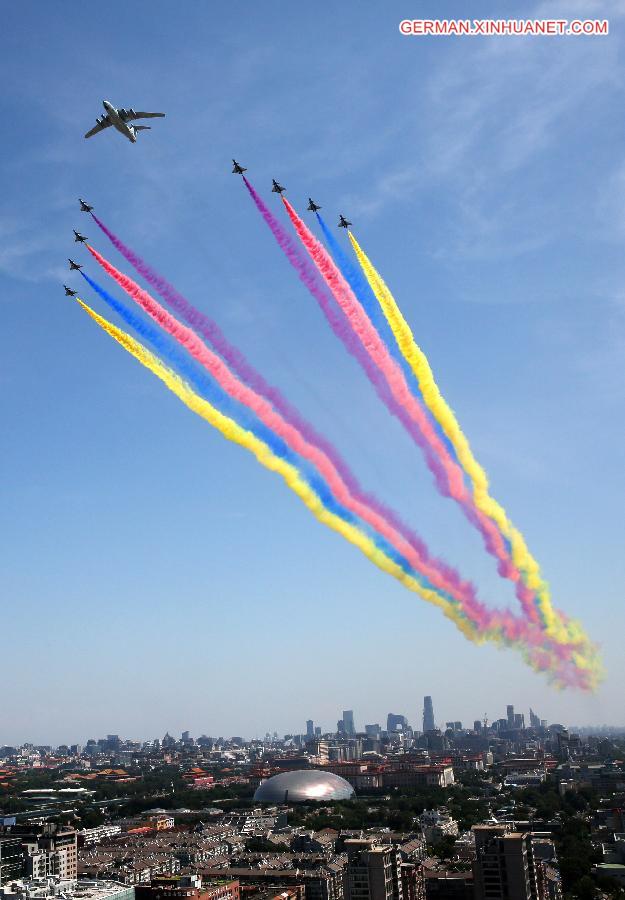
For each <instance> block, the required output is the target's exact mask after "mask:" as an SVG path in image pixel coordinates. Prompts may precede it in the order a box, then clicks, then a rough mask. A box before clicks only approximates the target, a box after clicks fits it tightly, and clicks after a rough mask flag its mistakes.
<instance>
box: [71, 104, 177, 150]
mask: <svg viewBox="0 0 625 900" xmlns="http://www.w3.org/2000/svg"><path fill="white" fill-rule="evenodd" d="M102 106H103V107H104V109H105V110H106V115H104V116H100V118H99V119H96V120H95V125H94V126H93V128H92V129H91V131H88V132H87V133H86V135H85V137H86V138H90V137H93V135H94V134H97V133H98V132H99V131H104V129H105V128H109V127H110V126H111V125H112V126H113V128H116V129H117V131H119V133H120V134H123V135H124V137H126V138H128V140H129V141H130V142H131V143H133V144H136V143H137V134H138V132H140V131H149V130H150V126H149V125H129V124H128V123H129V122H133V121H134V120H135V119H154V118H156V117H162V116H164V115H165V113H155V112H135V111H134V109H124V108H123V107H120V108H119V109H115V107H114V106H113V104H112V103H109V101H108V100H103V101H102Z"/></svg>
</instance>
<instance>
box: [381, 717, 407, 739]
mask: <svg viewBox="0 0 625 900" xmlns="http://www.w3.org/2000/svg"><path fill="white" fill-rule="evenodd" d="M407 724H408V719H407V718H406V716H401V715H398V714H397V713H389V714H388V716H387V717H386V730H387V731H388V732H389V734H390V733H392V732H394V731H405V730H406V725H407Z"/></svg>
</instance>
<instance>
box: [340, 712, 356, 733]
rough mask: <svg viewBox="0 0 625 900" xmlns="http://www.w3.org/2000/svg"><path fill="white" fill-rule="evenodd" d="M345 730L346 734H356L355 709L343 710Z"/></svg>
mask: <svg viewBox="0 0 625 900" xmlns="http://www.w3.org/2000/svg"><path fill="white" fill-rule="evenodd" d="M343 730H344V731H345V734H356V728H355V726H354V710H353V709H344V710H343Z"/></svg>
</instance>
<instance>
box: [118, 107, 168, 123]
mask: <svg viewBox="0 0 625 900" xmlns="http://www.w3.org/2000/svg"><path fill="white" fill-rule="evenodd" d="M119 115H120V118H122V119H123V120H124V122H134V120H135V119H156V118H161V117H163V116H164V115H165V113H155V112H135V110H134V109H120V110H119Z"/></svg>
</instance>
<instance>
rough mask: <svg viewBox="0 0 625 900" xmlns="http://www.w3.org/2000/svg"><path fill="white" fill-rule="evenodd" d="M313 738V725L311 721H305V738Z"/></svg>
mask: <svg viewBox="0 0 625 900" xmlns="http://www.w3.org/2000/svg"><path fill="white" fill-rule="evenodd" d="M314 736H315V723H314V722H313V720H312V719H307V721H306V737H307V738H314Z"/></svg>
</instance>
